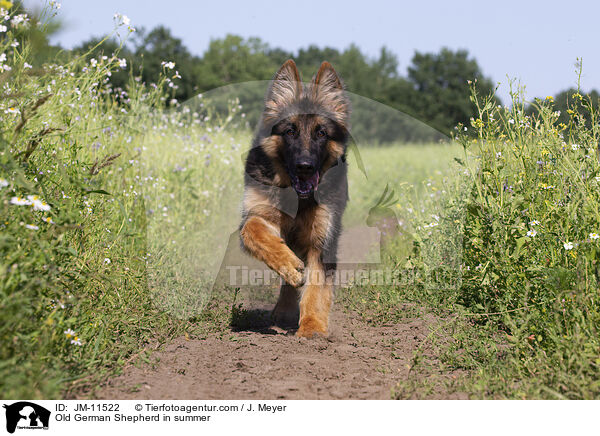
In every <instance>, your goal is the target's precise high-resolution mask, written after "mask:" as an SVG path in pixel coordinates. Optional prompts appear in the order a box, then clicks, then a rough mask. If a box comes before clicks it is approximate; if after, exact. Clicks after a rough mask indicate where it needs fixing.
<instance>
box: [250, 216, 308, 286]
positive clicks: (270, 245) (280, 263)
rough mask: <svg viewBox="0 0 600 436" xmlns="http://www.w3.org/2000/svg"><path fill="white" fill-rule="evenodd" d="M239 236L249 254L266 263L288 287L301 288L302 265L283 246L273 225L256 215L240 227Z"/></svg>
mask: <svg viewBox="0 0 600 436" xmlns="http://www.w3.org/2000/svg"><path fill="white" fill-rule="evenodd" d="M240 236H241V238H242V243H243V244H244V247H245V248H246V249H247V250H248V251H249V252H250V254H252V255H253V256H254V257H256V258H257V259H258V260H260V261H262V262H264V263H266V264H267V266H268V267H269V268H271V269H272V270H274V271H275V272H277V273H278V274H279V275H280V276H281V277H282V278H283V279H284V280H285V281H286V282H287V283H289V284H290V285H292V286H294V287H296V288H298V287H300V286H302V283H303V282H304V276H303V271H304V263H303V262H302V261H301V260H300V259H298V257H297V256H296V255H295V254H294V252H293V251H292V250H290V248H289V247H288V246H287V245H286V244H285V241H284V240H283V239H282V238H281V236H280V235H279V231H278V229H277V227H276V225H275V224H273V223H271V222H269V221H267V220H266V219H264V218H262V217H260V216H257V215H253V216H250V217H248V219H246V222H245V223H244V225H243V226H242V229H241V231H240Z"/></svg>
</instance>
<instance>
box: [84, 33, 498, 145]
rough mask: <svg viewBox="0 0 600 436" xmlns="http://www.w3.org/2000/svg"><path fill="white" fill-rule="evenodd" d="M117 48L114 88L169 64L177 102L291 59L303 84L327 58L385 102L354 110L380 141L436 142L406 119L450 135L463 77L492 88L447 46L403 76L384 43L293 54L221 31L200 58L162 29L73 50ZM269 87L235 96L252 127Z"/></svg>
mask: <svg viewBox="0 0 600 436" xmlns="http://www.w3.org/2000/svg"><path fill="white" fill-rule="evenodd" d="M117 49H119V50H120V56H121V57H122V58H124V59H126V60H127V69H126V70H123V71H120V72H116V73H115V74H114V75H113V76H112V77H111V78H110V80H111V83H112V84H113V87H114V88H121V89H126V88H127V84H128V82H129V80H130V78H129V76H130V75H133V76H134V77H138V78H139V79H138V80H141V81H142V82H145V83H147V84H150V83H156V82H157V81H158V78H159V77H160V75H161V74H163V73H164V62H165V60H166V61H172V62H174V63H175V68H174V70H173V71H172V72H171V73H175V70H176V71H177V72H178V74H177V76H181V77H176V79H177V80H175V78H174V83H173V84H172V85H171V91H172V92H171V96H170V98H175V99H177V100H178V101H179V102H180V103H181V102H184V101H186V100H189V99H191V98H193V97H195V96H196V95H197V94H198V93H204V92H207V91H210V90H213V89H215V88H218V87H222V86H226V85H230V84H235V83H242V82H252V81H268V80H270V79H271V78H272V77H273V74H274V72H275V71H276V70H277V69H278V68H279V66H280V65H281V64H282V63H283V62H284V61H285V60H286V59H289V58H293V59H294V60H295V61H296V64H297V65H298V68H299V70H300V72H301V74H302V76H303V80H305V81H308V80H310V79H311V77H312V76H313V75H314V74H315V73H316V71H317V70H318V68H319V66H320V65H321V62H323V61H324V60H327V61H329V62H331V63H332V64H333V65H334V67H335V68H336V70H337V71H338V72H339V73H340V75H341V77H343V78H344V80H345V84H346V87H347V89H348V90H349V91H350V92H352V93H354V94H358V95H360V96H364V97H367V98H369V99H373V100H375V101H377V102H380V103H382V104H383V105H385V106H381V107H377V106H375V105H370V106H369V109H368V110H362V109H363V108H362V107H359V108H358V110H357V111H356V112H355V114H354V118H355V119H358V120H359V123H355V129H354V130H355V132H357V133H359V134H360V135H362V136H366V135H369V136H370V137H371V138H372V140H374V141H379V142H393V141H398V140H400V141H405V142H414V141H419V142H427V141H435V140H437V139H438V136H439V135H436V134H435V132H434V131H433V130H432V129H431V128H427V127H425V126H418V125H417V123H415V122H414V121H412V119H411V118H416V119H418V120H420V121H422V122H424V123H426V124H428V125H430V126H432V127H434V128H435V129H437V130H439V131H440V132H441V133H442V134H443V135H449V134H450V130H451V128H452V127H453V126H454V125H456V123H458V122H463V123H466V122H467V121H468V119H469V117H470V116H472V115H473V113H474V106H473V105H472V103H471V102H470V101H469V89H468V85H467V81H468V80H474V81H477V80H478V81H479V84H480V85H481V86H484V87H486V89H488V88H489V89H491V88H492V85H491V82H490V81H489V80H488V79H486V78H485V77H483V74H482V72H481V70H480V68H479V66H478V65H477V62H476V61H475V60H474V59H470V58H468V54H467V52H466V51H464V50H459V51H457V52H453V51H451V50H449V49H446V48H445V49H442V50H441V51H440V53H439V54H433V53H431V54H421V53H416V54H415V56H414V57H413V59H412V64H411V66H410V68H409V75H408V77H402V76H400V75H399V73H398V60H397V58H396V57H395V55H393V54H392V53H391V52H390V51H389V50H388V49H387V48H385V47H383V48H382V49H381V51H380V53H379V56H378V57H376V58H373V59H370V58H368V57H367V56H366V55H365V54H364V53H362V52H361V51H360V49H359V48H358V47H357V46H356V45H353V44H352V45H350V46H349V47H348V48H346V49H345V50H343V51H340V50H337V49H334V48H331V47H323V48H320V47H317V46H315V45H311V46H309V47H308V48H305V49H300V50H298V52H297V53H293V52H288V51H285V50H282V49H279V48H273V47H270V46H269V45H268V44H267V43H265V42H264V41H262V40H260V39H259V38H247V39H244V38H241V37H239V36H236V35H226V36H225V37H224V38H220V39H213V40H212V41H211V42H210V44H209V47H208V49H207V50H206V52H205V53H204V54H203V55H202V56H201V57H198V56H194V55H192V54H191V53H189V51H188V49H187V48H186V47H185V46H184V45H183V43H182V41H181V40H180V39H179V38H176V37H175V36H173V34H172V33H171V31H170V30H169V29H166V28H164V27H162V26H159V27H156V28H154V29H152V30H151V31H150V32H146V31H144V30H143V29H142V30H141V31H139V32H138V33H137V34H136V35H135V37H134V38H133V39H131V40H130V41H129V42H128V43H127V44H126V45H125V46H123V45H122V44H120V43H118V42H116V41H115V40H114V39H107V38H93V39H92V40H90V41H87V42H85V43H83V44H82V45H80V46H79V47H77V48H76V49H75V50H74V52H75V53H78V54H80V55H81V54H84V53H88V56H89V57H90V58H91V57H98V55H100V54H102V55H106V56H111V55H112V53H113V52H114V51H115V50H117ZM266 86H267V83H266V82H265V83H263V84H262V85H261V86H249V87H245V88H240V91H243V92H240V95H239V99H240V103H241V105H242V106H243V107H244V110H245V112H246V114H247V120H248V122H249V123H250V124H251V125H255V124H256V122H257V121H258V118H259V116H260V113H261V110H262V99H263V95H264V92H265V90H266ZM386 106H389V107H393V108H395V109H397V110H398V111H399V113H404V114H406V115H405V116H404V117H403V118H402V119H401V117H398V116H393V115H392V111H389V110H388V109H387V107H386ZM223 110H226V109H225V108H223ZM369 126H375V127H369Z"/></svg>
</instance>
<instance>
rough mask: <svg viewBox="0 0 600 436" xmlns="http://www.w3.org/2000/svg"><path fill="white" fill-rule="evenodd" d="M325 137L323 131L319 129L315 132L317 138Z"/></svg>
mask: <svg viewBox="0 0 600 436" xmlns="http://www.w3.org/2000/svg"><path fill="white" fill-rule="evenodd" d="M325 135H326V133H325V130H323V129H319V130H317V138H324V137H325Z"/></svg>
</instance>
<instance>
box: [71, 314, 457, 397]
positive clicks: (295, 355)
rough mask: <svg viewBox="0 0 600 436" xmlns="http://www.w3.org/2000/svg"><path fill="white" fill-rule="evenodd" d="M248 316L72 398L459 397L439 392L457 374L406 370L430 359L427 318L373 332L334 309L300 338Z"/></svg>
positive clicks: (177, 343)
mask: <svg viewBox="0 0 600 436" xmlns="http://www.w3.org/2000/svg"><path fill="white" fill-rule="evenodd" d="M252 313H253V315H252V317H253V319H250V320H249V321H250V322H246V325H245V327H238V328H232V329H231V330H230V331H227V332H225V333H224V334H223V333H221V334H212V335H209V336H208V337H206V338H204V339H192V340H188V339H186V338H180V339H177V340H175V341H174V342H173V343H171V344H168V345H166V346H165V348H164V349H162V350H160V351H157V352H155V353H154V354H153V355H152V358H153V359H155V360H156V361H155V363H153V364H142V365H141V366H140V365H131V366H129V367H127V368H125V370H124V371H123V374H122V375H120V376H118V377H116V378H113V379H111V380H109V381H108V382H107V383H106V385H104V386H101V387H99V388H98V389H95V390H93V391H90V392H87V393H81V394H80V395H78V397H80V398H90V397H91V398H100V399H390V398H391V392H392V389H394V387H395V386H396V384H397V383H398V382H400V383H402V382H404V383H405V384H406V383H412V385H414V382H415V381H417V382H419V381H425V382H426V384H427V385H428V386H429V388H428V390H427V393H421V394H420V393H419V392H418V391H414V390H409V391H408V393H406V392H405V393H404V394H399V396H400V397H401V398H440V399H441V398H448V399H462V398H466V395H464V394H461V393H456V392H452V393H451V392H449V391H448V389H447V388H446V386H447V385H448V383H447V382H448V381H451V380H452V379H455V378H456V377H459V376H461V375H462V374H460V373H458V372H448V373H439V371H428V370H425V371H424V370H423V368H421V369H412V370H411V363H412V362H413V355H414V352H415V350H417V348H418V347H419V346H421V352H422V354H421V355H422V356H423V357H424V358H425V359H427V360H429V361H430V363H435V362H436V359H435V355H434V350H433V349H432V348H431V346H429V345H428V341H425V338H426V336H427V335H428V334H429V332H430V327H432V326H433V325H434V324H435V323H436V319H435V318H434V317H433V316H424V317H423V318H421V319H417V320H410V321H407V322H406V323H401V324H396V325H389V326H382V327H373V326H370V325H367V324H366V323H365V322H363V321H362V320H361V319H360V318H359V317H357V316H356V315H355V314H352V313H348V312H345V311H343V310H342V309H341V308H340V307H339V306H338V307H336V308H335V309H334V311H333V312H332V316H331V322H330V335H329V337H328V338H315V339H299V338H297V337H295V336H294V335H293V333H294V331H293V330H290V331H287V330H282V329H280V328H278V327H275V326H272V325H269V323H268V322H266V321H265V320H266V319H268V317H267V316H265V315H266V314H268V311H267V310H263V309H256V310H254V311H253V312H252ZM247 321H248V320H247ZM420 366H422V365H419V367H420ZM435 366H436V365H428V367H430V368H431V367H435ZM424 379H427V380H424ZM417 384H418V383H417ZM396 392H398V389H396ZM400 392H402V389H400Z"/></svg>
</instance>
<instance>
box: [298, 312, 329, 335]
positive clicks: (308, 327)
mask: <svg viewBox="0 0 600 436" xmlns="http://www.w3.org/2000/svg"><path fill="white" fill-rule="evenodd" d="M296 336H298V337H299V338H312V337H315V336H327V324H326V323H324V322H322V321H319V320H318V319H316V318H312V317H305V318H302V320H301V321H300V327H299V328H298V331H297V332H296Z"/></svg>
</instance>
